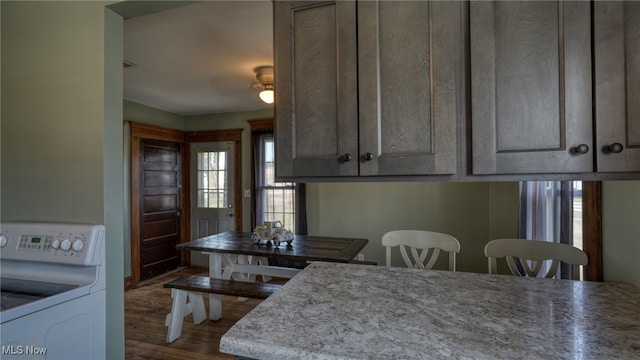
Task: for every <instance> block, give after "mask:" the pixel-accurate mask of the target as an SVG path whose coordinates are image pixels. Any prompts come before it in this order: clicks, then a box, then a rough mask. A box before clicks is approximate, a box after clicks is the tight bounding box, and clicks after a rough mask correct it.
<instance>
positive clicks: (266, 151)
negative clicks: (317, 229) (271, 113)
mask: <svg viewBox="0 0 640 360" xmlns="http://www.w3.org/2000/svg"><path fill="white" fill-rule="evenodd" d="M249 123H250V124H251V138H252V144H253V181H252V187H253V194H254V196H252V197H251V204H252V207H251V224H252V227H254V226H256V225H262V222H263V221H264V220H280V221H282V224H283V225H284V227H286V228H287V229H289V230H291V231H293V233H294V234H298V235H307V216H306V186H305V184H304V183H294V182H279V181H276V178H275V170H276V169H275V168H276V166H275V165H276V164H275V160H276V156H275V149H276V145H277V144H276V143H275V139H274V136H273V119H258V120H249Z"/></svg>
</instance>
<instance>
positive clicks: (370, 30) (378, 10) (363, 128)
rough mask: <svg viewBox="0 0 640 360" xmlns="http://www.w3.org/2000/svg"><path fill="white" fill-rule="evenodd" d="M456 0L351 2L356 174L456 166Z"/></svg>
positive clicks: (439, 169) (438, 170) (445, 170)
mask: <svg viewBox="0 0 640 360" xmlns="http://www.w3.org/2000/svg"><path fill="white" fill-rule="evenodd" d="M461 4H462V3H461V2H446V1H445V2H440V1H435V2H427V1H399V2H398V1H362V2H358V64H359V92H360V93H359V109H360V124H359V126H360V175H431V174H453V173H455V171H456V119H457V118H458V106H457V105H458V95H459V94H458V92H459V86H457V84H458V81H459V80H460V79H459V77H457V75H458V74H459V73H460V72H461V71H462V70H461V67H460V65H461V56H460V51H461V43H462V40H461V30H460V25H461V23H460V17H461V6H462V5H461Z"/></svg>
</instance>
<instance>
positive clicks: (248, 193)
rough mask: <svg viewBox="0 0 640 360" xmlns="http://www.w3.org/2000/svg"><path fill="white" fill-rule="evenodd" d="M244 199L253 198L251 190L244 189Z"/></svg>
mask: <svg viewBox="0 0 640 360" xmlns="http://www.w3.org/2000/svg"><path fill="white" fill-rule="evenodd" d="M244 197H246V198H249V197H251V189H244Z"/></svg>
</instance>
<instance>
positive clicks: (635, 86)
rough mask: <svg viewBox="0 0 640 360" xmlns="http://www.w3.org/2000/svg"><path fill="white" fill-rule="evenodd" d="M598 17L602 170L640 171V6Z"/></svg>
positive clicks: (614, 6)
mask: <svg viewBox="0 0 640 360" xmlns="http://www.w3.org/2000/svg"><path fill="white" fill-rule="evenodd" d="M593 14H594V29H593V31H594V62H595V101H596V106H595V112H596V144H597V149H595V150H596V151H597V154H598V155H597V170H598V172H614V171H640V2H635V1H629V2H627V1H624V2H619V1H615V2H608V1H607V2H600V1H596V2H595V3H594V13H593Z"/></svg>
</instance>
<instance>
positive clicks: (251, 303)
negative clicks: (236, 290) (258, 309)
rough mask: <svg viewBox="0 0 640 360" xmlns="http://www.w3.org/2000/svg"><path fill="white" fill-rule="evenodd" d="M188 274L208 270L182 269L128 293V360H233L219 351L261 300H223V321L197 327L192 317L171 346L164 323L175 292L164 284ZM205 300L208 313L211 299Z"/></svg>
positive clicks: (126, 315)
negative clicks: (223, 340) (230, 332)
mask: <svg viewBox="0 0 640 360" xmlns="http://www.w3.org/2000/svg"><path fill="white" fill-rule="evenodd" d="M186 274H198V275H206V274H207V270H206V269H198V268H187V269H181V270H179V271H177V272H174V273H170V274H167V275H163V276H161V277H158V278H154V279H151V280H149V281H147V282H144V283H141V284H139V285H138V286H136V287H134V288H132V289H129V290H126V291H125V294H124V297H125V302H124V309H125V358H126V360H142V359H145V360H149V359H163V360H173V359H175V360H183V359H196V360H197V359H233V356H231V355H228V354H223V353H220V351H219V350H218V349H219V344H220V338H221V337H222V335H223V334H224V333H225V332H226V331H227V330H228V329H229V328H231V326H233V324H235V323H236V322H237V321H238V320H240V318H242V317H243V316H244V315H245V314H247V313H248V312H249V311H251V309H253V308H254V307H255V306H256V305H258V304H259V303H260V300H256V299H249V300H247V301H244V302H241V301H238V300H237V298H236V297H230V296H225V297H224V298H223V300H222V301H223V303H222V309H223V315H222V319H220V320H218V321H212V320H205V321H204V322H203V323H202V324H199V325H194V324H193V318H192V317H191V315H188V316H186V317H185V319H184V325H183V326H182V336H180V337H179V338H178V339H177V340H175V341H174V342H173V343H171V344H167V342H166V337H167V327H166V326H165V325H164V321H165V317H166V315H167V314H168V313H169V311H170V309H171V290H170V289H164V288H163V287H162V284H164V283H165V282H168V281H170V280H172V279H173V278H176V277H178V276H182V275H186ZM204 301H205V305H206V309H207V312H208V309H209V307H208V303H209V302H208V297H207V296H205V300H204Z"/></svg>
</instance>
